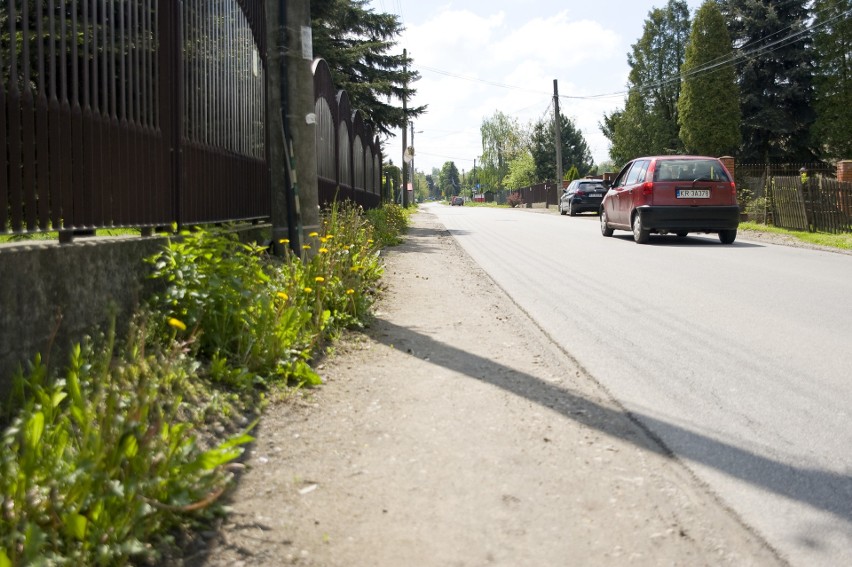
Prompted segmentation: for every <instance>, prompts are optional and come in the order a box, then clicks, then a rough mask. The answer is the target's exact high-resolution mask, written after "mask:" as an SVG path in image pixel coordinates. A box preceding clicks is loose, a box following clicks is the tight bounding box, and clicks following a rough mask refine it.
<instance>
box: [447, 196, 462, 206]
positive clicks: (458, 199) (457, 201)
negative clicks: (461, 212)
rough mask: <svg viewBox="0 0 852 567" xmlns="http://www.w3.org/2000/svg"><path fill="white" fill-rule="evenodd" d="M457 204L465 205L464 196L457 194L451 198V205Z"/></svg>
mask: <svg viewBox="0 0 852 567" xmlns="http://www.w3.org/2000/svg"><path fill="white" fill-rule="evenodd" d="M456 205H458V206H459V207H461V206H462V205H464V197H459V196H455V197H453V198H452V199H451V200H450V206H453V207H454V206H456Z"/></svg>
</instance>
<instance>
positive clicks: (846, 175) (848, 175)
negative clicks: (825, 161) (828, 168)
mask: <svg viewBox="0 0 852 567" xmlns="http://www.w3.org/2000/svg"><path fill="white" fill-rule="evenodd" d="M837 180H838V181H840V182H842V183H852V160H850V159H844V160H841V161H839V162H837Z"/></svg>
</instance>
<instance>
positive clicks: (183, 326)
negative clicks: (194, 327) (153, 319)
mask: <svg viewBox="0 0 852 567" xmlns="http://www.w3.org/2000/svg"><path fill="white" fill-rule="evenodd" d="M169 325H171V326H172V327H174V328H175V329H180V330H181V331H185V330H186V324H185V323H184V322H183V321H181V320H180V319H175V318H174V317H171V318H170V319H169Z"/></svg>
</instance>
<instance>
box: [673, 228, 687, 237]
mask: <svg viewBox="0 0 852 567" xmlns="http://www.w3.org/2000/svg"><path fill="white" fill-rule="evenodd" d="M675 234H676V235H677V237H678V238H686V235H687V234H689V233H688V232H686V231H685V230H681V231H680V232H676V233H675Z"/></svg>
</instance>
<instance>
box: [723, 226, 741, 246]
mask: <svg viewBox="0 0 852 567" xmlns="http://www.w3.org/2000/svg"><path fill="white" fill-rule="evenodd" d="M736 239H737V229H735V228H732V229H727V230H720V231H719V241H720V242H721V243H722V244H733V243H734V240H736Z"/></svg>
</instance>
